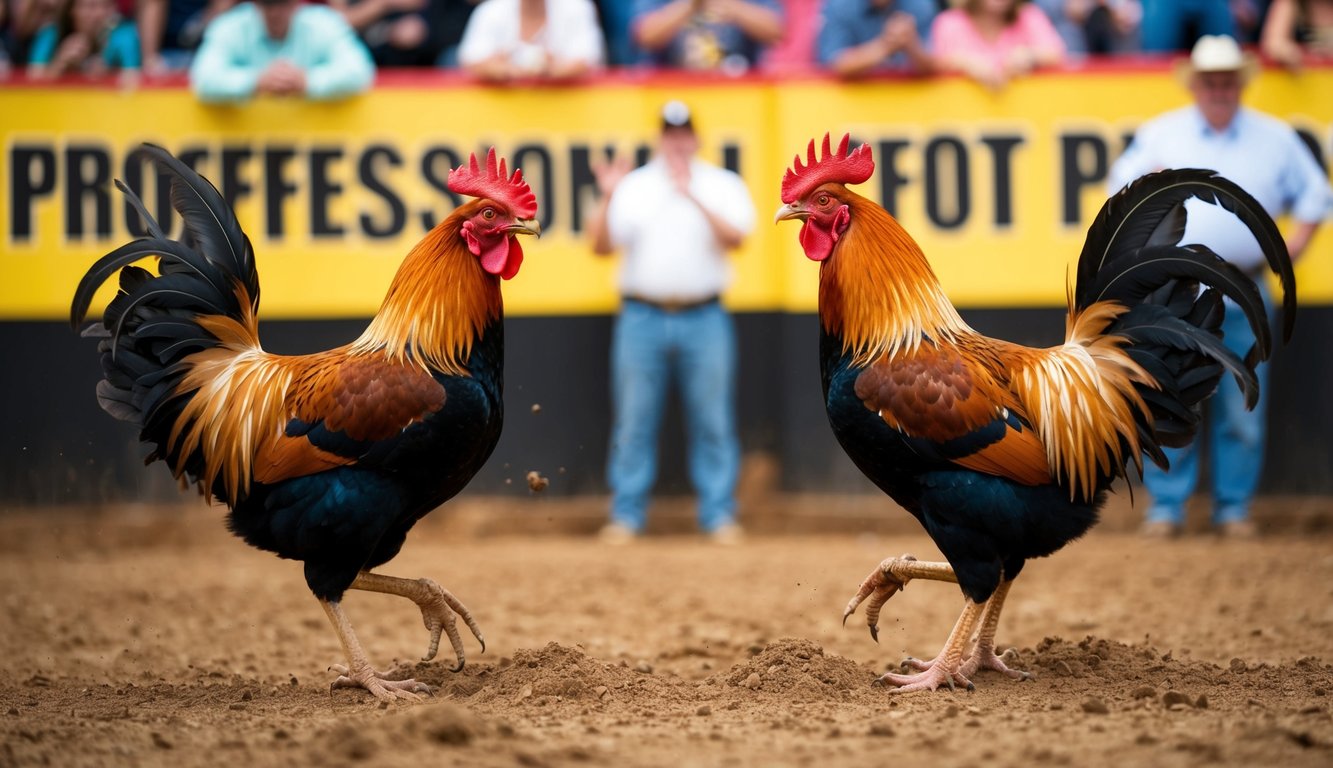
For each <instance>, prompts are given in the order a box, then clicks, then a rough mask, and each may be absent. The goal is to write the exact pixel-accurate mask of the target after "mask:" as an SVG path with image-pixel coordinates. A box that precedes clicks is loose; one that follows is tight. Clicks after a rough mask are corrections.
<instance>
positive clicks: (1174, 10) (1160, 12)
mask: <svg viewBox="0 0 1333 768" xmlns="http://www.w3.org/2000/svg"><path fill="white" fill-rule="evenodd" d="M1191 22H1192V24H1191ZM1141 29H1142V30H1143V50H1144V51H1148V52H1168V51H1188V50H1190V48H1192V47H1193V46H1194V42H1195V41H1194V38H1189V39H1186V36H1185V33H1186V31H1187V30H1190V29H1192V31H1193V32H1194V33H1195V35H1230V36H1232V37H1235V36H1236V18H1235V17H1234V16H1232V15H1231V4H1230V3H1229V2H1228V1H1227V0H1145V2H1144V3H1143V23H1142V25H1141Z"/></svg>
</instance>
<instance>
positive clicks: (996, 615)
mask: <svg viewBox="0 0 1333 768" xmlns="http://www.w3.org/2000/svg"><path fill="white" fill-rule="evenodd" d="M1013 583H1014V582H1013V581H1002V582H1000V585H999V586H998V587H996V588H995V592H994V593H993V594H992V595H991V597H990V599H989V600H987V601H986V607H985V609H984V610H982V612H981V628H980V629H978V630H977V644H976V647H975V648H973V649H972V655H971V656H970V657H969V658H968V660H967V661H965V662H963V668H962V670H960V671H961V672H962V674H963V676H964V677H971V676H972V675H973V674H975V673H976V671H977V670H978V669H993V670H995V671H996V672H999V673H1001V674H1004V675H1008V676H1009V677H1012V678H1013V679H1015V680H1031V679H1032V673H1030V672H1024V671H1022V670H1019V669H1010V668H1009V667H1008V666H1006V665H1005V663H1004V661H1002V660H1001V659H1000V657H999V656H996V655H995V630H996V628H997V627H999V625H1000V609H1001V608H1003V607H1004V599H1005V597H1007V596H1008V595H1009V587H1010V586H1011V585H1012V584H1013ZM1006 655H1007V654H1006Z"/></svg>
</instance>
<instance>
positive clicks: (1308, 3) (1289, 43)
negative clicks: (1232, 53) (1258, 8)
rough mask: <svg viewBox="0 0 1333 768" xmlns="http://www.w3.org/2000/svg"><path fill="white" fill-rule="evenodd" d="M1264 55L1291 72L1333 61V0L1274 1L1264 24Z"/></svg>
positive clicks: (1262, 42)
mask: <svg viewBox="0 0 1333 768" xmlns="http://www.w3.org/2000/svg"><path fill="white" fill-rule="evenodd" d="M1261 45H1262V50H1263V52H1264V55H1265V56H1267V57H1269V58H1270V59H1272V60H1273V61H1276V62H1277V63H1279V64H1281V65H1282V66H1284V67H1287V68H1288V69H1298V68H1299V67H1300V66H1301V64H1302V63H1304V61H1305V59H1306V58H1308V57H1314V58H1320V57H1322V58H1328V57H1333V0H1273V4H1272V5H1270V6H1268V17H1267V18H1266V19H1265V20H1264V29H1263V36H1262V37H1261Z"/></svg>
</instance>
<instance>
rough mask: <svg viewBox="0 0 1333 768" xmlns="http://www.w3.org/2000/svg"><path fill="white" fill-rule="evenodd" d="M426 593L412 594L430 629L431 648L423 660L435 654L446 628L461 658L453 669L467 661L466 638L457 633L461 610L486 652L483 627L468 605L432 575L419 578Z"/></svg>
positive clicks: (455, 651) (428, 629)
mask: <svg viewBox="0 0 1333 768" xmlns="http://www.w3.org/2000/svg"><path fill="white" fill-rule="evenodd" d="M417 581H418V583H420V584H421V586H422V589H423V590H424V591H425V592H426V594H425V595H423V596H421V597H420V598H419V599H418V598H413V599H414V600H415V601H416V603H417V605H418V606H420V607H421V620H422V622H423V623H424V624H425V625H426V630H427V631H429V632H430V648H428V649H427V650H426V655H425V656H424V657H422V659H421V660H422V661H430V660H431V659H433V658H435V654H436V653H438V652H439V650H440V633H441V632H443V633H444V634H447V635H448V636H449V644H450V645H451V646H453V649H454V655H455V656H456V657H457V658H458V666H456V667H454V668H453V670H452V671H454V672H460V671H462V669H463V664H464V663H465V659H464V654H463V638H462V636H461V635H459V633H458V622H457V621H456V620H455V619H454V614H458V615H459V616H460V617H462V619H463V623H465V624H467V628H468V629H469V630H471V631H472V636H473V637H475V638H477V642H478V643H480V644H481V652H482V653H485V652H486V639H485V638H484V637H482V636H481V629H480V628H479V627H478V626H477V622H476V620H474V619H473V618H472V612H471V611H469V610H468V609H467V606H466V605H463V603H462V602H461V601H460V600H459V599H458V598H456V597H454V596H453V594H452V593H450V592H449V590H447V589H445V588H444V587H441V586H440V585H439V584H437V583H436V582H434V581H433V580H431V579H418V580H417Z"/></svg>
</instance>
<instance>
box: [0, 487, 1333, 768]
mask: <svg viewBox="0 0 1333 768" xmlns="http://www.w3.org/2000/svg"><path fill="white" fill-rule="evenodd" d="M536 510H537V511H535V512H533V515H534V518H533V519H534V521H535V522H537V523H539V522H540V521H541V518H540V516H541V515H542V514H543V512H542V511H541V508H540V507H538V508H536ZM221 514H222V513H221V511H220V510H219V509H216V508H214V509H207V508H199V509H195V508H190V509H188V510H185V511H176V512H174V513H173V514H170V515H166V516H164V515H162V514H161V513H160V512H158V511H154V510H137V511H136V510H117V511H114V512H105V513H103V514H100V515H94V516H89V515H82V516H80V515H71V514H68V513H59V514H57V513H48V514H45V515H41V516H39V515H37V514H34V513H27V512H23V513H17V512H11V513H7V514H3V515H0V627H2V629H0V766H11V765H24V766H26V765H55V766H102V765H134V766H171V767H172V768H188V767H189V766H199V765H229V766H230V765H245V766H255V767H258V766H279V765H281V766H291V765H330V766H339V765H345V766H362V765H365V766H374V765H395V766H397V765H408V764H419V765H467V766H492V765H494V766H499V765H506V766H507V765H523V766H662V765H679V766H696V765H700V766H711V765H716V766H731V765H735V766H749V765H764V766H787V765H791V766H803V765H870V764H872V763H873V764H884V763H885V762H886V761H889V762H891V763H893V764H900V765H902V764H911V761H912V760H913V759H917V758H920V759H928V760H930V761H931V762H930V764H931V765H933V766H940V765H962V764H967V765H978V764H987V765H996V766H1029V765H1071V766H1088V765H1111V764H1115V765H1159V766H1185V765H1247V766H1248V765H1258V764H1271V765H1284V766H1288V765H1290V766H1305V765H1309V766H1327V765H1330V764H1333V719H1331V718H1333V698H1330V690H1333V667H1330V662H1333V600H1330V599H1329V598H1330V597H1333V535H1329V534H1321V535H1299V534H1292V533H1287V534H1279V535H1275V536H1269V537H1265V538H1264V539H1261V540H1259V541H1257V542H1230V541H1219V540H1217V539H1215V538H1212V537H1208V536H1193V537H1187V538H1185V539H1182V540H1179V541H1174V542H1150V541H1144V540H1141V539H1139V538H1136V537H1134V536H1133V535H1130V534H1126V533H1121V532H1116V531H1115V530H1114V529H1112V530H1110V531H1107V530H1098V531H1095V532H1094V533H1093V534H1091V535H1090V536H1089V537H1087V538H1086V539H1084V540H1083V541H1080V542H1076V543H1074V544H1073V545H1071V546H1069V547H1067V548H1066V549H1065V550H1064V551H1063V552H1061V553H1058V554H1057V555H1056V556H1054V557H1052V558H1048V559H1045V560H1041V561H1034V562H1032V563H1030V564H1029V566H1028V568H1027V570H1025V571H1024V573H1023V575H1022V576H1021V577H1020V579H1019V580H1018V582H1017V583H1016V586H1015V588H1014V590H1013V592H1012V594H1011V596H1010V600H1009V603H1008V606H1007V609H1006V611H1005V615H1004V619H1003V622H1002V624H1001V628H1000V637H999V639H1000V642H1001V644H1002V645H1004V646H1009V647H1012V648H1014V649H1015V650H1016V651H1017V655H1018V658H1019V661H1018V665H1019V666H1020V667H1022V668H1025V669H1028V670H1030V671H1032V672H1034V673H1035V675H1036V679H1035V680H1033V681H1030V682H1016V681H1012V680H1009V679H1007V678H1004V677H1001V676H1000V675H997V674H995V673H992V672H984V673H981V674H979V675H978V676H977V677H976V679H975V682H976V690H975V691H974V692H965V691H961V690H960V691H956V692H950V691H940V692H936V693H933V694H932V693H916V694H907V695H896V696H895V695H893V694H891V693H890V692H888V691H887V690H885V689H884V688H880V687H874V686H872V684H871V683H872V681H873V680H874V679H875V677H876V676H877V675H878V674H879V673H881V672H882V671H884V670H885V669H886V668H891V667H896V665H897V663H898V661H899V660H900V659H901V658H902V657H903V656H906V655H912V656H916V657H929V656H932V655H934V653H935V651H937V650H938V648H939V646H940V644H941V643H942V642H943V640H944V638H945V636H946V635H947V634H948V631H949V629H950V627H951V626H952V623H953V621H954V619H955V618H956V616H957V613H958V611H959V609H960V608H961V606H962V598H961V595H960V594H959V592H958V591H957V588H956V587H955V586H953V585H949V584H941V583H929V582H914V583H912V584H911V585H910V586H909V588H908V589H907V590H906V591H905V592H903V593H902V594H900V595H898V596H896V597H895V598H893V600H892V601H890V603H889V604H888V605H887V606H886V608H885V611H884V615H883V617H882V619H881V632H880V642H879V644H878V645H877V644H875V643H874V642H872V640H871V638H870V636H869V633H868V632H867V631H866V627H865V624H864V621H863V619H862V617H861V614H859V613H858V614H857V616H855V617H853V618H852V619H851V620H850V621H849V622H848V625H847V626H846V627H843V626H841V624H840V621H839V619H840V617H841V615H842V609H843V606H844V605H845V604H846V601H847V599H848V598H849V597H850V595H851V594H852V592H853V591H854V590H855V588H856V587H857V585H858V584H859V583H860V581H861V579H862V578H863V577H864V576H865V575H866V574H867V573H868V572H869V570H870V569H871V568H872V567H873V566H874V565H875V564H876V563H878V562H879V561H880V560H881V559H882V558H883V557H885V556H888V555H897V554H901V553H904V552H910V553H913V554H915V555H917V556H918V557H920V558H922V559H934V558H937V557H938V553H937V552H936V551H935V550H934V548H933V546H932V545H931V543H930V541H929V540H928V539H926V538H925V536H924V535H922V534H920V533H917V532H915V531H912V532H908V531H909V530H910V529H906V528H905V529H903V532H902V533H892V534H885V533H883V532H876V533H866V534H862V535H845V534H839V535H820V536H809V535H805V536H792V535H783V536H778V535H764V534H758V535H753V536H751V537H750V538H749V539H748V540H747V541H746V542H745V543H743V544H742V545H740V546H737V547H731V548H722V547H718V546H715V545H711V544H708V543H706V542H704V541H702V540H701V539H699V538H697V537H694V536H691V535H666V536H655V537H650V538H649V539H647V540H645V541H642V542H639V543H635V544H633V545H630V546H627V547H623V548H608V547H605V546H602V545H599V544H598V543H597V542H595V541H594V540H593V539H591V538H589V537H579V536H569V535H547V536H542V537H537V538H533V537H520V536H515V535H494V536H476V535H461V534H460V533H459V532H458V529H457V526H451V525H450V523H449V520H450V516H449V515H448V514H446V513H443V512H437V513H436V514H435V515H434V516H432V517H431V518H428V519H427V520H426V521H424V522H423V523H422V524H421V525H419V526H418V527H417V529H416V531H414V533H413V535H412V536H411V537H410V538H409V539H408V543H407V546H406V547H405V548H404V551H403V553H402V554H401V555H399V557H398V558H397V559H396V560H395V561H394V562H392V563H390V565H389V567H388V568H386V569H384V570H385V572H387V573H392V574H397V575H405V576H429V577H432V578H434V579H436V580H437V581H439V582H440V583H442V584H443V585H445V586H446V587H447V588H449V589H451V590H452V591H453V592H454V593H455V594H456V595H457V596H458V597H459V598H460V599H461V600H463V601H464V602H465V603H466V604H467V605H468V606H469V607H470V608H471V609H472V611H473V613H474V614H475V615H476V617H477V620H478V622H479V623H480V625H481V627H482V630H483V631H484V633H485V636H486V640H487V648H486V652H485V654H480V653H479V652H478V651H479V649H478V647H477V645H476V644H475V642H474V641H472V640H471V638H468V646H467V650H468V658H469V663H468V665H467V667H466V668H465V669H464V670H463V671H462V672H460V673H456V674H455V673H451V672H450V671H449V669H448V667H449V661H450V660H449V658H448V653H447V651H445V652H443V653H442V654H441V659H440V660H437V661H436V662H433V663H428V664H425V663H418V662H417V661H416V659H417V658H418V657H419V656H420V654H421V653H422V652H423V651H424V650H425V647H426V633H425V630H424V629H423V628H422V625H421V620H420V615H419V613H418V612H417V611H416V609H415V607H414V606H413V605H411V604H410V603H408V602H407V601H404V600H401V599H399V598H393V597H388V596H384V595H374V594H367V593H349V597H348V598H347V600H346V601H345V605H346V608H347V611H348V613H349V616H350V617H351V620H352V621H353V623H354V626H355V627H356V629H357V631H358V633H359V635H360V637H361V639H362V641H363V642H364V644H365V646H366V649H367V651H368V653H369V654H370V655H371V658H372V661H374V662H375V663H377V664H379V665H381V666H383V667H388V666H391V665H396V669H397V671H399V672H400V673H401V674H403V675H408V674H411V675H415V676H416V677H417V678H418V679H420V680H423V681H425V682H427V683H429V684H430V685H432V686H434V687H435V689H436V691H435V695H434V696H433V697H432V698H431V699H430V700H429V701H427V702H426V703H424V704H419V705H395V706H381V705H379V704H378V703H377V702H375V701H374V700H373V699H371V698H370V697H369V696H368V695H367V694H365V693H363V692H360V691H350V690H337V691H332V692H331V691H330V690H329V685H328V684H329V681H330V680H331V679H332V678H333V676H334V675H333V674H332V673H330V672H329V671H328V666H329V665H330V664H332V663H335V662H339V661H341V660H342V659H341V658H340V650H339V646H338V643H337V639H336V637H335V635H334V633H333V631H332V629H331V628H330V627H329V626H328V623H327V621H326V619H325V617H324V614H323V612H322V611H321V609H320V608H319V605H318V604H317V603H316V602H315V600H314V599H313V598H312V597H311V596H310V594H309V592H308V591H307V590H306V588H305V586H304V582H303V580H302V577H301V570H300V567H299V565H298V564H295V563H291V562H285V561H280V560H277V559H275V558H273V557H271V556H270V555H267V554H264V553H261V552H258V551H256V550H253V549H250V548H248V547H246V546H245V545H244V544H243V543H241V542H240V541H239V540H237V539H234V538H232V537H231V536H230V535H228V534H227V533H226V532H225V530H224V529H223V526H222V523H221ZM886 514H894V513H890V512H886ZM898 514H900V513H898ZM437 518H438V519H437ZM409 761H411V762H409Z"/></svg>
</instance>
